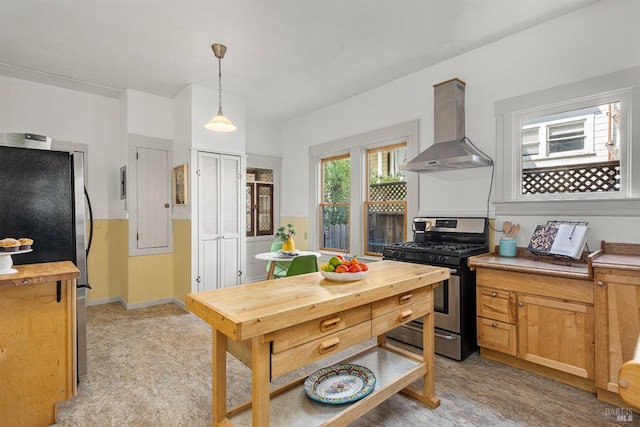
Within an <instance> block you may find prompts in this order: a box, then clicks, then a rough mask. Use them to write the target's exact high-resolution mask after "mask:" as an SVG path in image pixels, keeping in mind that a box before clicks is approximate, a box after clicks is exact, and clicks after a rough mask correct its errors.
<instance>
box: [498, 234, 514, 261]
mask: <svg viewBox="0 0 640 427" xmlns="http://www.w3.org/2000/svg"><path fill="white" fill-rule="evenodd" d="M500 256H506V257H514V256H516V239H514V238H511V237H503V238H502V239H500Z"/></svg>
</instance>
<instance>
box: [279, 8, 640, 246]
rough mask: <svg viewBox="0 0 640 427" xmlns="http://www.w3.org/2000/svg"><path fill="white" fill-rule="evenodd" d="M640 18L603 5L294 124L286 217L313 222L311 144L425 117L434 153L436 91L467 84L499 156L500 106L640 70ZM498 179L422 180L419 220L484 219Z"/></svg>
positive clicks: (288, 129)
mask: <svg viewBox="0 0 640 427" xmlns="http://www.w3.org/2000/svg"><path fill="white" fill-rule="evenodd" d="M639 17H640V2H637V1H636V0H618V1H607V2H598V3H595V4H593V5H591V6H588V7H586V8H583V9H580V10H578V11H576V12H574V13H571V14H568V15H565V16H562V17H560V18H557V19H555V20H552V21H549V22H546V23H544V24H541V25H539V26H536V27H533V28H530V29H528V30H526V31H523V32H521V33H518V34H516V35H514V36H511V37H508V38H506V39H503V40H500V41H497V42H495V43H493V44H490V45H487V46H484V47H481V48H478V49H476V50H474V51H472V52H469V53H466V54H463V55H460V56H457V57H455V58H452V59H451V60H448V61H445V62H442V63H439V64H437V65H435V66H433V67H430V68H427V69H424V70H421V71H419V72H417V73H414V74H412V75H410V76H407V77H405V78H402V79H399V80H396V81H394V82H391V83H389V84H386V85H384V86H381V87H379V88H376V89H374V90H371V91H369V92H366V93H363V94H361V95H359V96H356V97H353V98H350V99H348V100H345V101H343V102H340V103H338V104H335V105H332V106H329V107H326V108H323V109H321V110H318V111H316V112H313V113H310V114H308V115H306V116H303V117H300V118H297V119H294V120H291V121H289V122H287V123H286V124H285V125H284V126H283V129H282V142H283V150H282V157H283V170H284V173H283V191H282V194H283V204H282V205H283V212H282V215H284V216H301V217H306V216H308V215H309V203H308V202H307V199H308V196H307V194H308V188H309V171H308V170H307V169H308V148H309V147H310V146H312V145H316V144H320V143H324V142H328V141H333V140H336V139H340V138H344V137H346V136H350V135H356V134H360V133H363V132H368V131H371V130H375V129H379V128H383V127H385V126H389V125H393V124H396V123H401V122H406V121H409V120H412V119H415V118H418V119H419V120H420V151H422V150H424V149H426V148H427V147H428V146H430V145H431V144H432V143H433V85H434V84H437V83H440V82H442V81H445V80H449V79H451V78H453V77H458V78H460V79H461V80H463V81H465V82H466V84H467V85H466V134H467V136H468V137H469V138H470V139H471V140H472V141H473V143H474V144H475V145H476V146H477V147H478V148H480V149H481V150H482V151H484V152H486V153H487V154H488V155H490V156H491V157H493V158H495V153H496V122H495V114H494V105H495V102H496V101H498V100H501V99H504V98H509V97H513V96H516V95H521V94H525V93H529V92H532V91H537V90H540V89H544V88H549V87H554V86H557V85H561V84H565V83H570V82H573V81H577V80H582V79H585V78H589V77H593V76H597V75H601V74H606V73H610V72H613V71H617V70H623V69H627V68H631V67H634V66H638V65H640V22H639ZM635 143H638V138H637V137H636V141H635ZM409 173H415V172H409ZM490 179H491V168H477V169H468V170H460V171H448V172H439V173H435V174H421V176H420V190H419V191H420V206H419V212H415V213H410V215H415V214H436V215H438V214H457V215H480V216H485V215H486V209H487V197H488V193H489V183H490ZM496 179H501V177H496ZM492 199H493V197H492ZM639 238H640V237H639Z"/></svg>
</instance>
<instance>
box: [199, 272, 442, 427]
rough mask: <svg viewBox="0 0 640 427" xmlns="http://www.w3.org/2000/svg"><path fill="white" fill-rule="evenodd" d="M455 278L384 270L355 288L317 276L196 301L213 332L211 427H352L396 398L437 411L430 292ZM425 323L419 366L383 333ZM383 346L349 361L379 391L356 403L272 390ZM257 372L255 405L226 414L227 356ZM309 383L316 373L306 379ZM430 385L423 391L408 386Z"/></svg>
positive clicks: (293, 388) (296, 388)
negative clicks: (327, 362)
mask: <svg viewBox="0 0 640 427" xmlns="http://www.w3.org/2000/svg"><path fill="white" fill-rule="evenodd" d="M448 278H449V271H448V269H444V268H440V267H432V266H425V265H419V264H411V263H403V262H397V261H380V262H375V263H371V264H370V265H369V273H368V276H367V277H366V278H365V279H364V280H360V281H357V282H331V281H328V280H326V279H324V278H323V277H322V276H321V275H320V273H310V274H305V275H300V276H293V277H287V278H283V279H277V280H267V281H264V282H256V283H250V284H246V285H241V286H235V287H229V288H223V289H217V290H214V291H207V292H199V293H192V294H189V295H187V296H186V307H187V309H188V310H190V311H191V312H193V313H194V314H196V315H197V316H198V317H200V318H201V319H203V320H204V321H206V322H207V323H209V324H210V325H211V326H212V333H213V340H212V345H213V352H212V358H213V363H212V373H213V376H212V382H213V387H212V406H213V411H212V425H213V426H230V425H249V424H252V425H253V426H260V427H263V426H268V425H270V424H271V425H274V426H279V427H280V426H308V427H310V426H312V425H332V426H333V425H335V426H338V425H347V424H349V423H351V422H353V421H354V420H355V419H356V418H358V417H360V416H361V415H363V414H364V413H366V412H367V411H369V410H370V409H372V408H374V407H376V406H377V405H379V404H380V403H382V402H383V401H384V400H386V399H388V398H389V397H391V396H393V395H394V394H395V393H397V392H402V393H404V394H406V395H408V396H409V397H411V398H414V399H416V400H418V401H420V402H421V403H423V404H425V405H427V406H429V407H432V408H436V407H438V405H439V404H440V399H438V397H436V395H435V391H434V347H433V343H434V336H433V304H434V301H433V288H434V287H436V286H438V285H439V284H440V282H442V281H443V280H446V279H448ZM419 317H424V333H423V341H424V346H423V347H424V350H423V355H422V356H419V355H416V354H413V353H411V352H408V351H404V350H402V349H400V348H397V347H394V346H392V345H390V344H389V343H387V342H386V339H385V333H386V332H388V331H389V330H391V329H393V328H395V327H397V326H399V325H401V324H404V323H407V322H409V321H411V320H415V319H416V318H419ZM373 337H377V344H376V345H373V346H371V347H369V348H368V349H366V350H363V351H361V352H359V353H357V354H353V355H350V356H349V357H348V359H347V361H348V362H349V363H355V364H359V365H363V366H366V367H368V368H369V369H371V370H372V371H373V372H374V374H375V376H376V379H377V382H376V386H375V390H374V391H373V392H372V393H371V394H369V395H368V396H366V397H364V398H363V399H361V400H358V401H356V402H353V403H349V404H344V405H329V404H324V403H319V402H316V401H312V400H311V399H309V398H308V397H307V396H306V394H305V392H304V389H303V385H302V382H303V380H304V378H302V379H300V380H298V381H295V382H294V383H291V384H288V385H286V386H283V387H280V388H279V389H277V390H274V391H271V390H270V382H271V380H272V379H274V378H276V377H279V376H281V375H284V374H286V373H289V372H291V371H294V370H296V369H298V368H301V367H303V366H305V365H308V364H310V363H312V362H315V361H318V360H321V359H324V358H326V357H328V356H330V355H333V354H335V353H338V352H341V351H343V350H345V349H348V348H350V347H352V346H354V345H356V344H359V343H362V342H365V341H367V340H369V339H371V338H373ZM227 351H229V352H230V353H232V354H233V355H234V356H236V357H237V358H238V359H239V360H241V361H243V362H244V363H245V364H247V365H248V366H249V367H250V368H251V370H252V400H251V402H247V403H246V404H244V405H240V406H238V407H236V408H233V409H230V410H227V406H226V402H227V394H226V352H227ZM309 373H310V372H309ZM420 378H423V379H424V385H423V386H422V387H421V388H417V387H415V386H411V385H412V383H414V382H415V381H416V380H418V379H420Z"/></svg>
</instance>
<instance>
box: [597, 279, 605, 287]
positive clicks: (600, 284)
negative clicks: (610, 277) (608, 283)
mask: <svg viewBox="0 0 640 427" xmlns="http://www.w3.org/2000/svg"><path fill="white" fill-rule="evenodd" d="M596 285H598V286H604V282H603V281H602V280H598V281H597V282H596Z"/></svg>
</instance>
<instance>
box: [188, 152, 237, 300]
mask: <svg viewBox="0 0 640 427" xmlns="http://www.w3.org/2000/svg"><path fill="white" fill-rule="evenodd" d="M239 172H240V158H239V157H238V156H228V155H219V154H213V153H206V152H199V153H198V199H199V200H198V252H199V253H198V275H199V277H200V284H199V286H198V290H199V291H207V290H213V289H217V288H222V287H226V286H233V285H237V284H239V283H240V276H239V270H240V213H241V209H240V208H241V206H240V200H241V199H240V175H239Z"/></svg>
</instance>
